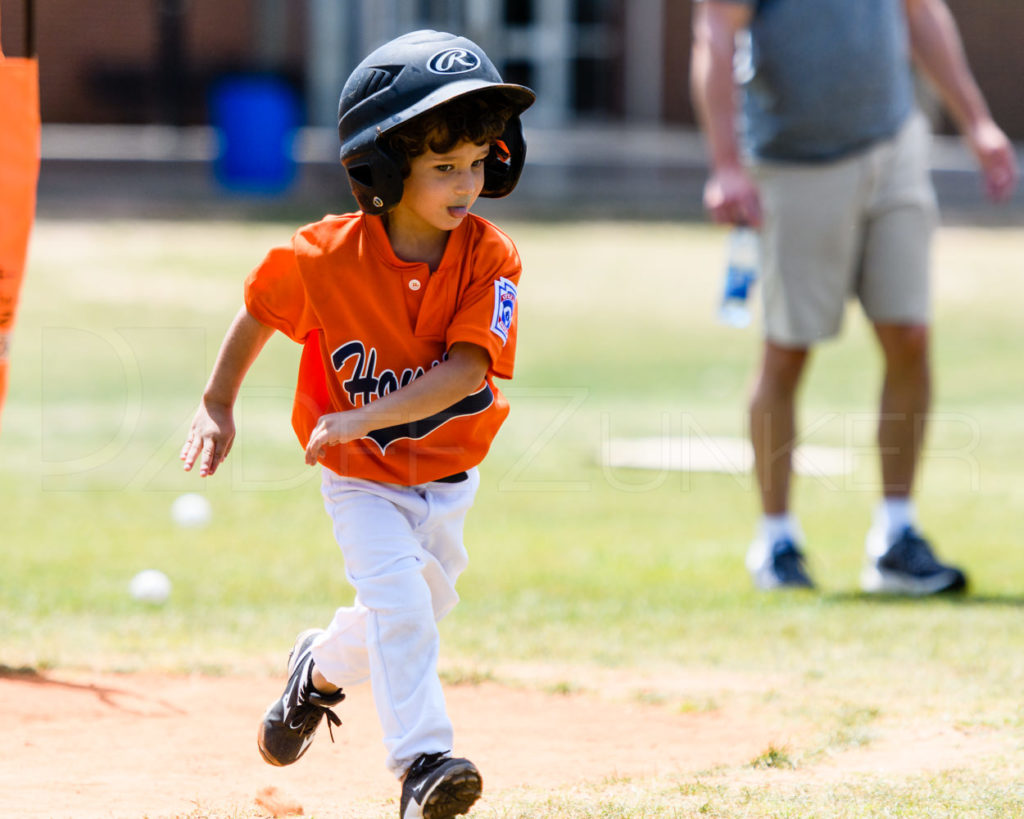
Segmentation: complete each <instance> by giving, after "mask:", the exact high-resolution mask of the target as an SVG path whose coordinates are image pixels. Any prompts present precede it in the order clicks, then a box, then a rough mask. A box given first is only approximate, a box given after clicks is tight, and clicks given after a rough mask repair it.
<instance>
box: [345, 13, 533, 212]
mask: <svg viewBox="0 0 1024 819" xmlns="http://www.w3.org/2000/svg"><path fill="white" fill-rule="evenodd" d="M483 93H487V94H500V95H501V97H502V98H503V102H505V103H506V104H507V105H510V106H511V107H512V109H513V110H514V111H515V113H514V115H513V116H512V117H511V118H510V119H509V121H508V124H507V126H506V128H505V132H504V133H503V134H502V136H501V141H502V142H503V143H504V146H505V147H506V148H507V152H505V151H497V150H492V151H491V153H490V155H489V156H488V157H487V159H486V160H485V162H484V186H483V190H482V191H481V193H480V195H481V196H488V197H500V196H506V195H508V194H509V193H511V192H512V189H513V188H514V187H515V186H516V182H518V181H519V175H520V173H521V172H522V170H523V162H524V161H525V160H526V142H525V141H524V139H523V126H522V123H521V122H520V120H519V115H520V114H521V113H522V112H523V111H525V110H526V109H527V108H529V107H530V105H532V104H533V101H534V98H535V94H534V93H533V91H531V90H530V89H529V88H526V87H525V86H522V85H515V84H513V83H506V82H502V79H501V75H500V74H498V71H497V69H496V68H495V67H494V64H493V63H492V62H491V61H490V60H489V59H488V58H487V55H486V54H485V53H484V52H483V49H481V48H480V46H478V45H477V44H476V43H474V42H473V41H472V40H469V39H467V38H465V37H458V36H456V35H454V34H447V33H445V32H441V31H414V32H411V33H410V34H405V35H403V36H401V37H398V38H396V39H394V40H391V41H390V42H388V43H385V44H384V45H382V46H381V47H380V48H378V49H377V50H376V51H374V52H373V53H372V54H370V55H369V56H368V57H367V58H366V59H365V60H363V61H362V62H361V63H360V64H359V65H358V66H356V69H355V71H353V72H352V74H351V76H349V78H348V81H347V82H346V83H345V87H344V89H342V92H341V102H340V104H339V106H338V135H339V136H340V137H341V164H342V165H344V166H345V170H346V171H347V172H348V178H349V183H350V184H351V185H352V193H353V194H355V197H356V201H357V202H358V203H359V207H360V208H362V209H363V210H364V211H366V212H367V213H383V212H385V211H387V210H390V209H391V208H393V207H394V206H395V205H397V204H398V202H399V200H400V199H401V198H402V166H401V160H400V159H399V158H398V157H395V156H393V155H391V153H390V152H389V151H388V150H387V148H386V147H385V145H384V143H383V142H382V139H381V138H382V137H383V136H384V135H386V134H387V133H388V132H389V131H391V130H392V129H394V128H396V127H398V126H399V125H402V124H403V123H405V122H408V121H409V120H411V119H412V118H413V117H416V116H418V115H420V114H422V113H424V112H426V111H429V110H430V109H432V108H436V107H437V106H438V105H441V104H442V103H446V102H448V101H449V100H452V99H454V98H456V97H461V96H465V95H468V94H483Z"/></svg>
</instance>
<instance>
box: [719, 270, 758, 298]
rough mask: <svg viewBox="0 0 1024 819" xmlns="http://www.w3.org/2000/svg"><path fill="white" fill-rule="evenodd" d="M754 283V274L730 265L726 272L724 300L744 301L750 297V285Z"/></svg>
mask: <svg viewBox="0 0 1024 819" xmlns="http://www.w3.org/2000/svg"><path fill="white" fill-rule="evenodd" d="M753 283H754V273H753V271H751V270H749V269H747V268H740V267H734V266H732V265H730V266H729V268H728V269H727V271H726V276H725V293H724V299H725V300H726V301H729V300H731V299H737V300H739V301H746V300H747V297H748V296H749V295H750V285H752V284H753Z"/></svg>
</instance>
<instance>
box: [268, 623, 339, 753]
mask: <svg viewBox="0 0 1024 819" xmlns="http://www.w3.org/2000/svg"><path fill="white" fill-rule="evenodd" d="M321 632H322V629H309V630H308V631H304V632H302V634H300V635H299V636H298V637H297V638H296V639H295V645H294V646H293V647H292V650H291V653H290V654H289V655H288V684H287V685H286V686H285V688H284V693H283V694H282V695H281V698H280V699H279V700H275V701H274V702H272V703H271V704H270V707H269V708H268V709H267V713H265V714H264V715H263V722H262V723H260V729H259V733H258V734H257V737H256V742H257V744H258V745H259V749H260V753H261V754H262V755H263V758H264V759H265V760H266V761H267V762H269V763H270V764H271V765H291V764H292V763H293V762H295V760H297V759H298V758H299V757H300V756H302V755H303V754H304V753H306V750H307V749H308V748H309V746H310V744H311V743H312V742H313V734H315V733H316V729H317V728H318V727H319V726H320V720H321V719H322V718H323V717H327V724H328V730H330V725H331V723H334V724H335V725H341V720H340V719H338V715H337V714H335V713H334V712H333V711H332V710H331V706H332V705H337V704H338V703H339V702H341V701H342V700H343V699H345V695H344V693H342V691H341V689H338V691H337V693H335V694H321V693H320V692H319V691H317V690H316V689H315V688H314V687H313V683H312V681H311V680H310V675H311V674H312V665H313V655H312V653H311V652H310V646H311V645H312V644H313V641H314V640H315V639H316V638H317V636H318V635H319V634H321ZM333 739H334V734H333V732H332V734H331V740H332V741H333Z"/></svg>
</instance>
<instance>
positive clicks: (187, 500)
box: [171, 492, 213, 529]
mask: <svg viewBox="0 0 1024 819" xmlns="http://www.w3.org/2000/svg"><path fill="white" fill-rule="evenodd" d="M212 517H213V509H212V508H211V507H210V502H209V501H208V500H207V499H206V498H205V497H204V496H202V495H200V494H198V493H196V492H186V493H185V494H184V495H179V496H178V497H177V498H175V499H174V503H172V504H171V520H173V521H174V522H175V523H176V524H178V526H181V527H183V528H186V529H197V528H199V527H200V526H206V524H208V523H209V522H210V518H212Z"/></svg>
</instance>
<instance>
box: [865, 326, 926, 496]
mask: <svg viewBox="0 0 1024 819" xmlns="http://www.w3.org/2000/svg"><path fill="white" fill-rule="evenodd" d="M875 334H876V335H877V337H878V341H879V343H880V344H881V347H882V354H883V356H884V358H885V376H884V380H883V382H882V395H881V402H880V412H879V419H878V449H879V456H880V460H881V474H882V494H883V496H884V497H886V498H903V497H909V496H910V494H911V492H912V491H913V487H914V477H915V475H916V473H917V465H918V462H919V460H920V457H921V446H922V443H923V440H924V433H925V426H926V422H927V416H928V409H929V406H930V404H931V366H930V361H929V355H928V347H929V333H928V327H927V325H924V324H875Z"/></svg>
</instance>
